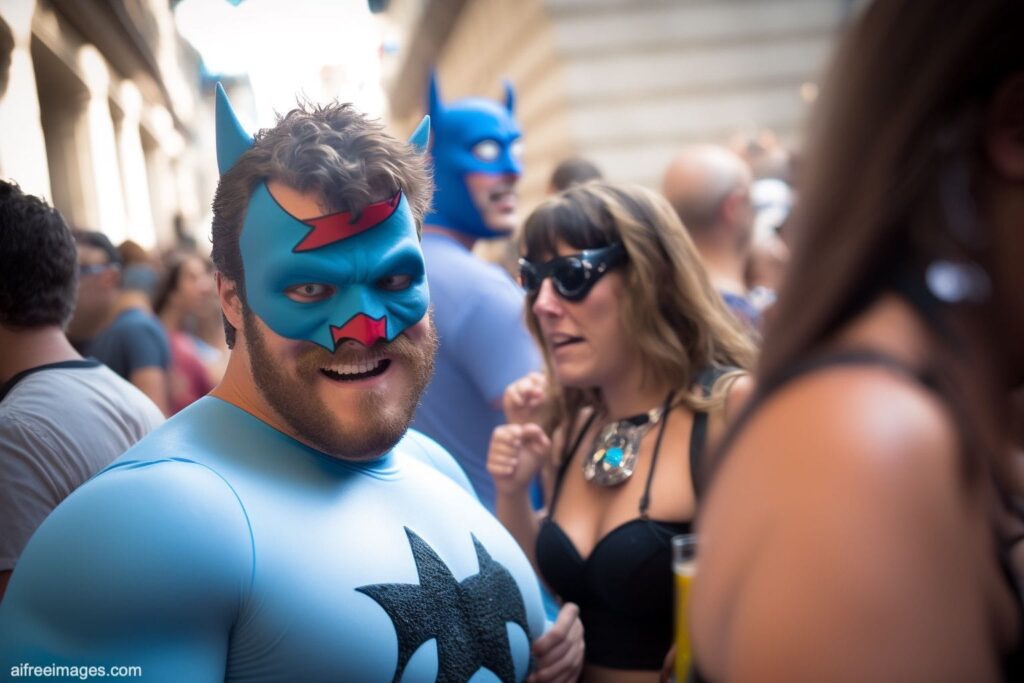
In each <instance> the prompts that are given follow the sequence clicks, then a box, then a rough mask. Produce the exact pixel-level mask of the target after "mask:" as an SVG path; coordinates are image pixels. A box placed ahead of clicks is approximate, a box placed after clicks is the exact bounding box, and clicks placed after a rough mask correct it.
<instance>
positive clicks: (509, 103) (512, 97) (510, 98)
mask: <svg viewBox="0 0 1024 683" xmlns="http://www.w3.org/2000/svg"><path fill="white" fill-rule="evenodd" d="M503 82H504V84H505V109H508V113H509V114H513V113H515V112H514V110H515V108H516V91H515V88H513V87H512V82H511V81H509V80H508V79H505V81H503Z"/></svg>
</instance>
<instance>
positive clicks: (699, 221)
mask: <svg viewBox="0 0 1024 683" xmlns="http://www.w3.org/2000/svg"><path fill="white" fill-rule="evenodd" d="M750 183H751V174H750V168H749V167H748V166H747V164H746V162H745V161H743V159H741V158H740V157H739V156H737V155H736V154H734V153H733V152H730V151H729V150H727V149H725V148H724V147H716V146H713V145H699V146H695V147H687V148H684V149H683V150H682V151H680V152H679V153H678V154H677V155H676V156H675V158H673V159H672V162H671V163H670V164H669V166H668V168H667V169H666V170H665V176H664V179H663V181H662V194H664V195H665V197H666V198H667V199H668V200H669V202H670V203H671V204H672V206H673V208H675V210H676V213H677V214H679V218H680V219H682V221H683V225H685V226H686V229H687V230H688V231H689V233H690V236H691V237H692V238H693V241H694V244H695V245H696V246H697V250H698V251H699V252H700V255H701V258H702V260H703V261H704V267H705V268H707V270H708V275H710V277H711V282H712V284H714V286H715V288H716V289H717V290H718V291H719V292H720V293H721V295H722V298H723V299H724V300H725V302H726V304H728V306H729V308H730V309H731V310H732V311H733V313H734V314H735V315H736V317H738V318H740V319H741V320H742V321H743V322H745V323H747V324H748V325H749V326H750V327H751V328H752V329H755V330H757V329H759V327H760V324H761V314H760V312H759V311H758V309H757V308H756V307H754V305H753V304H752V303H751V302H750V300H749V299H748V298H747V287H746V284H745V279H744V268H745V266H746V262H747V259H748V257H749V255H750V247H751V239H752V237H753V228H754V207H753V205H752V204H751V201H750Z"/></svg>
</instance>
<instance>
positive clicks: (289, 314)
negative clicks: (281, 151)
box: [239, 184, 430, 351]
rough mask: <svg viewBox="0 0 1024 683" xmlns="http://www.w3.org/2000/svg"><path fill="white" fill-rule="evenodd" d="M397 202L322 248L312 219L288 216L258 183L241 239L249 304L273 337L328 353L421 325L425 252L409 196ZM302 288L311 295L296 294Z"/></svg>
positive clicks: (425, 293) (425, 295)
mask: <svg viewBox="0 0 1024 683" xmlns="http://www.w3.org/2000/svg"><path fill="white" fill-rule="evenodd" d="M395 203H396V204H397V206H395V207H394V208H393V212H392V213H391V214H390V216H389V217H388V218H386V219H384V220H383V222H380V223H377V224H376V225H373V226H371V227H368V228H367V229H365V230H364V231H362V232H358V233H357V234H355V235H352V236H347V237H343V238H340V239H336V240H335V241H332V242H330V243H327V244H323V245H322V246H320V243H321V242H323V240H319V241H318V240H316V239H315V238H316V235H317V231H316V230H315V229H314V226H313V221H300V220H298V219H296V218H295V217H294V216H292V215H290V214H289V213H288V212H286V211H285V210H284V209H283V208H281V206H280V205H279V204H278V203H277V202H276V201H275V200H274V198H273V197H272V196H271V194H270V191H269V190H268V189H267V186H266V185H265V184H261V185H260V186H259V187H258V188H257V189H256V191H255V192H254V193H253V196H252V199H251V200H250V202H249V210H248V212H247V213H246V217H245V223H244V225H243V227H242V234H241V238H240V240H239V246H240V248H241V251H242V262H243V263H244V264H245V291H246V298H247V300H248V303H249V306H250V307H251V308H252V310H253V311H255V312H256V314H257V315H258V316H259V317H260V318H261V319H262V320H263V321H264V322H265V323H266V324H267V325H269V326H270V329H272V330H273V331H274V332H275V333H276V334H278V335H280V336H282V337H287V338H288V339H304V340H308V341H311V342H314V343H317V344H319V345H320V346H323V347H324V348H325V349H327V350H329V351H333V350H334V349H335V346H336V345H337V344H338V343H340V342H341V341H342V340H343V339H346V338H347V339H355V340H357V341H359V342H360V343H362V344H364V345H366V346H370V345H372V344H373V343H374V342H375V341H376V340H377V339H381V338H383V339H386V340H387V341H391V340H393V339H394V338H395V337H397V336H398V335H399V334H401V333H402V332H403V331H404V330H405V329H407V328H408V327H410V326H412V325H414V324H416V323H417V322H419V321H420V320H421V319H422V318H423V316H424V315H425V314H426V312H427V305H428V303H429V301H430V295H429V291H428V289H427V280H426V274H425V272H426V271H425V267H424V263H423V251H422V250H421V249H420V242H419V237H418V236H417V234H416V222H415V220H413V216H412V211H410V209H409V203H408V201H407V200H406V199H405V196H404V195H401V194H399V195H397V196H396V200H393V201H392V203H391V205H392V206H393V205H394V204H395ZM382 204H384V203H382ZM379 206H381V205H374V207H369V208H368V209H367V210H366V211H364V213H367V212H369V211H370V210H371V209H373V208H375V207H379ZM337 216H338V214H335V217H337ZM335 222H336V223H348V216H347V215H345V216H342V217H341V218H340V219H339V220H337V221H335ZM311 244H312V245H313V247H312V248H310V245H311ZM303 285H309V286H310V287H309V288H308V291H309V292H310V293H311V294H313V296H310V297H302V296H301V294H302V291H303V289H304V288H303V287H302V286H303ZM297 299H298V300H297Z"/></svg>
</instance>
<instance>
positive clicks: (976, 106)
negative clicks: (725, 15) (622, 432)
mask: <svg viewBox="0 0 1024 683" xmlns="http://www.w3.org/2000/svg"><path fill="white" fill-rule="evenodd" d="M1022 35H1024V3H1022V2H1017V1H1014V0H1009V1H1008V0H972V2H964V3H950V2H944V1H942V0H883V1H881V2H876V3H874V4H872V5H871V6H869V7H868V8H867V9H866V11H865V14H864V15H863V16H862V17H861V19H860V21H859V22H858V23H857V25H856V26H855V27H854V28H853V29H852V31H851V33H850V34H849V35H848V36H847V40H846V42H845V43H844V45H843V47H842V49H841V50H840V52H839V54H838V56H837V61H836V63H835V65H834V68H833V71H832V73H831V75H830V78H829V79H828V80H827V81H826V84H825V91H824V92H823V96H822V99H821V101H820V103H819V111H818V112H817V120H816V123H817V126H816V128H815V129H814V130H813V136H812V140H811V149H810V154H809V156H810V159H809V164H808V166H807V167H806V173H803V174H802V178H804V180H805V182H804V183H803V186H802V187H801V188H800V196H801V204H800V205H799V206H798V208H797V215H796V216H794V224H793V236H794V239H795V246H794V254H793V261H792V262H791V265H790V270H789V274H788V279H787V281H786V285H785V287H784V289H783V292H782V294H781V296H780V299H779V303H778V304H777V308H776V314H775V315H776V317H775V319H774V320H773V321H772V324H771V325H770V327H769V329H768V330H767V331H766V335H765V343H764V348H763V355H762V363H761V366H760V371H759V376H758V391H757V393H756V394H755V398H754V399H753V400H752V402H751V404H750V405H749V407H748V409H746V410H745V411H744V414H743V416H742V417H741V418H740V421H739V424H738V425H737V428H736V429H734V430H732V431H731V433H730V435H729V437H728V438H727V441H728V446H727V447H726V449H725V451H724V456H723V460H721V462H720V466H719V467H718V469H717V473H716V475H715V479H714V482H713V486H712V488H711V490H710V492H709V496H708V498H707V501H706V506H705V507H703V508H702V514H701V523H700V532H701V538H702V544H701V549H700V559H699V569H698V573H697V579H696V583H695V585H694V591H693V593H692V594H691V610H690V622H691V627H692V638H693V642H694V648H695V658H696V664H697V668H698V669H699V674H701V675H699V676H698V677H697V678H698V679H699V680H708V681H716V682H723V681H743V682H744V683H757V682H759V681H815V682H817V681H833V682H842V681H931V682H938V681H972V682H983V681H998V680H1007V681H1010V680H1013V681H1021V680H1024V671H1022V670H1021V647H1022V632H1021V627H1022V621H1021V607H1022V603H1021V600H1020V596H1019V593H1017V592H1016V586H1015V582H1014V579H1013V577H1012V566H1011V565H1012V562H1011V555H1012V553H1013V551H1014V546H1015V545H1016V547H1017V552H1018V553H1019V552H1020V551H1021V544H1020V539H1021V532H1020V520H1019V515H1020V514H1021V512H1022V509H1021V498H1020V495H1021V492H1022V491H1024V487H1022V485H1021V480H1020V477H1019V476H1016V475H1015V474H1014V472H1013V467H1012V464H1011V462H1010V458H1011V449H1010V440H1011V438H1012V431H1013V427H1014V425H1013V422H1012V416H1011V414H1010V403H1009V400H1008V396H1009V392H1010V390H1011V388H1013V387H1015V386H1018V385H1020V384H1021V382H1022V380H1024V295H1022V293H1024V267H1022V264H1024V40H1022V39H1021V37H1022ZM1015 516H1016V517H1017V519H1015Z"/></svg>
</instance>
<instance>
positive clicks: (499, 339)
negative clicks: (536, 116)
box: [413, 77, 541, 511]
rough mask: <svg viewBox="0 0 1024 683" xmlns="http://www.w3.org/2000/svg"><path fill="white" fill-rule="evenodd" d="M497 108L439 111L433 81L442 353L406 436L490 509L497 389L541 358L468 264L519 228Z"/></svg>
mask: <svg viewBox="0 0 1024 683" xmlns="http://www.w3.org/2000/svg"><path fill="white" fill-rule="evenodd" d="M505 87H506V92H505V101H504V102H502V103H499V102H494V101H491V100H487V99H482V98H468V99H463V100H458V101H455V102H449V103H445V102H443V101H442V99H441V94H440V92H439V88H438V84H437V80H436V78H435V77H431V80H430V87H429V91H430V92H429V100H430V102H429V113H430V117H431V125H432V126H433V129H434V142H433V147H432V149H431V155H432V159H433V164H434V179H435V182H436V184H437V188H436V190H435V192H434V201H433V207H434V208H433V211H432V212H431V213H430V214H428V215H427V217H426V219H425V220H424V226H423V254H424V258H425V260H426V264H427V275H428V277H429V280H430V290H431V301H432V303H433V313H434V322H435V325H436V327H437V333H438V338H439V340H440V348H439V350H438V355H437V370H436V372H435V373H434V378H433V380H432V381H431V383H430V385H429V386H428V387H427V390H426V393H424V395H423V401H422V402H421V404H420V407H419V408H418V409H417V412H416V418H415V420H414V422H413V427H415V428H416V429H419V430H420V431H422V432H424V433H425V434H427V435H428V436H430V437H432V438H434V439H435V440H437V441H438V442H439V443H440V444H441V445H442V446H444V447H445V448H447V449H448V450H449V451H450V452H451V453H452V455H454V456H455V458H456V459H457V460H458V461H459V464H460V465H462V467H463V469H465V471H466V474H467V475H468V476H469V479H470V481H471V482H472V483H473V488H474V489H475V490H476V493H477V495H478V496H479V497H480V501H481V502H482V503H483V504H484V505H485V506H486V507H487V508H488V509H489V510H491V511H493V510H494V482H493V480H492V479H491V476H490V474H489V473H488V472H487V468H486V459H487V447H488V444H489V443H490V438H491V432H492V431H493V430H494V428H495V427H497V426H498V425H500V424H504V423H505V422H506V421H507V419H506V416H505V415H504V412H503V411H502V405H501V399H502V395H503V393H504V391H505V387H506V386H508V385H509V384H511V383H512V382H513V381H515V380H517V379H519V378H520V377H523V376H524V375H527V374H529V373H530V372H533V371H536V370H539V369H540V367H541V361H540V356H539V354H538V351H537V349H536V347H535V345H534V343H533V340H532V339H531V338H530V336H529V334H528V333H527V331H526V328H525V326H524V323H523V293H522V290H521V289H520V288H519V287H518V286H516V284H515V283H514V282H513V280H512V278H511V277H510V276H509V275H508V274H507V273H506V272H505V271H503V270H502V269H501V268H499V267H498V266H496V265H494V264H492V263H488V262H486V261H484V260H482V259H480V258H477V257H476V256H474V255H473V253H472V251H471V249H472V248H473V245H474V244H475V243H476V242H477V241H478V240H487V239H493V238H500V237H508V236H509V235H510V234H511V233H512V231H513V230H515V228H516V226H517V224H518V222H519V213H518V197H517V195H516V186H517V184H518V182H519V178H520V175H521V174H522V160H521V156H522V149H521V147H522V143H521V140H520V137H521V135H520V130H519V124H518V123H517V122H516V119H515V116H514V114H513V110H514V94H513V91H512V88H511V86H510V85H508V84H506V86H505Z"/></svg>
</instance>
